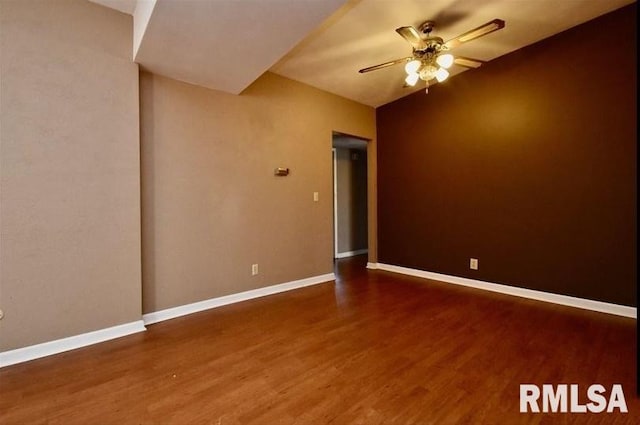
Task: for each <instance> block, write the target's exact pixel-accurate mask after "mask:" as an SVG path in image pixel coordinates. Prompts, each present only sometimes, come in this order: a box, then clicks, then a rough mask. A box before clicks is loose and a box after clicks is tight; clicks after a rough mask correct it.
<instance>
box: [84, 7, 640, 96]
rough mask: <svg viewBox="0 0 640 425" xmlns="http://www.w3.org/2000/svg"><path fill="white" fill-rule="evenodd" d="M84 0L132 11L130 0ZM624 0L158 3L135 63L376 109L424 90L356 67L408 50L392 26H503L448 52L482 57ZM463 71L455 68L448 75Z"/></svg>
mask: <svg viewBox="0 0 640 425" xmlns="http://www.w3.org/2000/svg"><path fill="white" fill-rule="evenodd" d="M91 1H93V2H95V3H101V4H103V5H105V6H108V7H112V8H115V9H117V10H120V11H122V12H125V13H129V14H133V15H135V6H136V0H91ZM140 1H145V0H140ZM147 2H148V0H147ZM633 2H635V0H349V1H345V0H157V1H156V3H155V7H154V8H153V11H152V14H151V17H150V19H149V22H148V26H147V27H146V29H145V31H144V36H143V38H142V42H141V44H140V48H139V49H138V52H137V55H136V57H135V58H134V59H135V61H136V62H138V63H140V64H141V66H142V67H143V68H146V69H149V70H151V71H153V72H156V73H159V74H162V75H166V76H169V77H172V78H175V79H179V80H182V81H187V82H190V83H194V84H198V85H202V86H205V87H209V88H213V89H217V90H222V91H226V92H229V93H235V94H237V93H240V92H241V91H242V90H244V89H245V88H246V87H247V86H248V85H250V84H251V83H252V82H253V81H255V80H256V79H257V78H259V77H260V75H262V73H264V72H265V71H267V70H271V71H272V72H274V73H276V74H280V75H282V76H285V77H288V78H291V79H293V80H297V81H300V82H302V83H305V84H309V85H311V86H314V87H317V88H319V89H322V90H326V91H328V92H331V93H335V94H337V95H340V96H343V97H346V98H349V99H352V100H355V101H358V102H360V103H363V104H366V105H370V106H374V107H377V106H380V105H383V104H385V103H388V102H390V101H392V100H395V99H398V98H400V97H403V96H406V95H408V94H410V93H411V92H413V91H417V90H423V88H421V87H420V86H419V85H418V86H416V87H415V88H412V89H403V88H402V86H403V80H404V76H405V73H404V71H403V69H402V65H396V66H392V67H389V68H385V69H381V70H377V71H373V72H370V73H366V74H360V73H358V70H359V69H361V68H364V67H367V66H371V65H375V64H378V63H381V62H387V61H389V60H392V59H397V58H402V57H405V56H409V55H410V54H411V47H410V45H409V44H408V43H407V42H406V41H405V40H404V39H403V38H402V37H400V36H399V35H398V34H397V33H396V32H395V29H396V28H398V27H401V26H407V25H413V26H415V27H418V26H419V25H420V23H421V22H423V21H425V20H434V21H435V22H436V28H435V29H434V31H433V33H432V35H436V36H439V37H442V38H443V39H444V40H445V41H446V40H448V39H451V38H454V37H456V36H458V35H460V34H462V33H464V32H466V31H468V30H470V29H473V28H476V27H478V26H480V25H482V24H484V23H486V22H488V21H490V20H492V19H494V18H500V19H503V20H504V21H506V26H505V28H504V29H502V30H500V31H496V32H494V33H491V34H489V35H486V36H484V37H482V38H479V39H476V40H473V41H470V42H468V43H465V44H463V45H461V46H458V47H456V48H455V49H453V50H452V53H453V54H454V55H456V54H457V55H461V56H468V57H472V58H477V59H481V60H485V61H488V60H491V59H495V58H496V57H499V56H502V55H504V54H507V53H509V52H512V51H514V50H517V49H519V48H522V47H524V46H527V45H529V44H532V43H535V42H537V41H539V40H542V39H544V38H547V37H549V36H551V35H554V34H556V33H558V32H561V31H564V30H566V29H568V28H570V27H573V26H575V25H578V24H580V23H583V22H586V21H588V20H590V19H593V18H595V17H597V16H599V15H602V14H605V13H607V12H610V11H612V10H615V9H618V8H620V7H622V6H624V5H627V4H630V3H633ZM597 32H598V29H597V28H594V34H595V35H597ZM464 70H465V69H464V68H460V67H454V68H452V69H451V71H452V72H451V73H452V76H453V75H455V74H456V73H459V72H462V71H464ZM443 84H446V82H445V83H443Z"/></svg>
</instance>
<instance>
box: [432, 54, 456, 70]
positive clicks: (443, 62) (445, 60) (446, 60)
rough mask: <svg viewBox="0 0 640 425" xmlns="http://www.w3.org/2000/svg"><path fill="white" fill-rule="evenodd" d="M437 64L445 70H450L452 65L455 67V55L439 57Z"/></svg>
mask: <svg viewBox="0 0 640 425" xmlns="http://www.w3.org/2000/svg"><path fill="white" fill-rule="evenodd" d="M436 63H437V64H438V65H440V66H441V67H443V68H449V67H450V66H451V65H453V55H452V54H450V53H445V54H443V55H439V56H438V57H437V58H436Z"/></svg>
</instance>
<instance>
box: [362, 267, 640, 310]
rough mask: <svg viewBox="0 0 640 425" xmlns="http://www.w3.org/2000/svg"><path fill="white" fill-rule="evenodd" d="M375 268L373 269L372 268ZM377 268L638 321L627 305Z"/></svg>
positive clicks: (406, 270) (439, 275)
mask: <svg viewBox="0 0 640 425" xmlns="http://www.w3.org/2000/svg"><path fill="white" fill-rule="evenodd" d="M367 267H369V266H368V265H367ZM372 268H373V267H372ZM376 268H377V269H379V270H384V271H388V272H394V273H401V274H406V275H409V276H415V277H421V278H424V279H432V280H438V281H441V282H447V283H453V284H455V285H462V286H468V287H471V288H477V289H483V290H485V291H492V292H499V293H501V294H507V295H515V296H517V297H522V298H529V299H532V300H538V301H545V302H549V303H554V304H560V305H566V306H569V307H577V308H582V309H585V310H593V311H599V312H601V313H609V314H615V315H617V316H624V317H631V318H634V319H637V317H638V309H637V308H635V307H629V306H626V305H619V304H611V303H606V302H603V301H594V300H588V299H585V298H576V297H571V296H568V295H560V294H553V293H550V292H543V291H536V290H533V289H526V288H519V287H517V286H509V285H501V284H498V283H491V282H485V281H482V280H475V279H468V278H464V277H458V276H450V275H446V274H441V273H434V272H427V271H424V270H417V269H411V268H408V267H400V266H393V265H389V264H383V263H377V264H376Z"/></svg>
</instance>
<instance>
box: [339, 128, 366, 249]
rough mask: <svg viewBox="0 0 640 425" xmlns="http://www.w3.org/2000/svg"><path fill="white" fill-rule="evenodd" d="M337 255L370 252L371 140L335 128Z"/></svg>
mask: <svg viewBox="0 0 640 425" xmlns="http://www.w3.org/2000/svg"><path fill="white" fill-rule="evenodd" d="M332 138H333V140H332V146H333V240H334V258H346V257H353V256H356V255H362V254H366V253H367V252H368V249H369V247H368V211H367V140H366V139H361V138H358V137H354V136H350V135H346V134H342V133H337V132H334V133H333V135H332Z"/></svg>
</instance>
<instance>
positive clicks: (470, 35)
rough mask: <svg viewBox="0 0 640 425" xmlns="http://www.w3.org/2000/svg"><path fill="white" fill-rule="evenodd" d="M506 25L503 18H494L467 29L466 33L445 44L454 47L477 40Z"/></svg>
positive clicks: (450, 47)
mask: <svg viewBox="0 0 640 425" xmlns="http://www.w3.org/2000/svg"><path fill="white" fill-rule="evenodd" d="M504 25H505V23H504V21H503V20H502V19H494V20H493V21H489V22H487V23H486V24H484V25H480V26H479V27H478V28H474V29H472V30H471V31H467V32H465V33H464V34H462V35H459V36H457V37H456V38H452V39H451V40H449V41H447V42H446V43H444V45H445V47H447V48H449V49H453V48H454V47H457V46H459V45H461V44H462V43H466V42H467V41H471V40H475V39H476V38H480V37H482V36H485V35H487V34H489V33H492V32H494V31H497V30H499V29H502V28H504Z"/></svg>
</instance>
